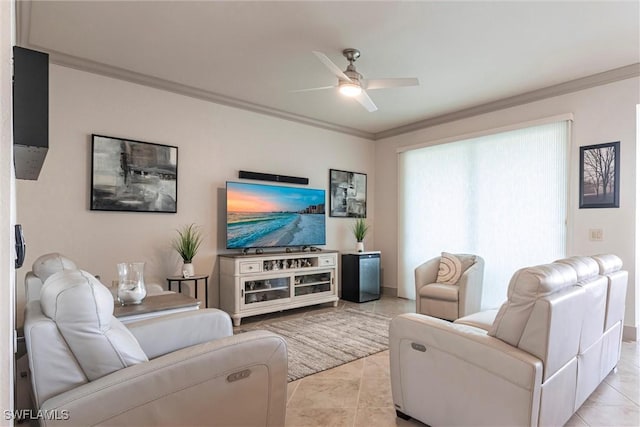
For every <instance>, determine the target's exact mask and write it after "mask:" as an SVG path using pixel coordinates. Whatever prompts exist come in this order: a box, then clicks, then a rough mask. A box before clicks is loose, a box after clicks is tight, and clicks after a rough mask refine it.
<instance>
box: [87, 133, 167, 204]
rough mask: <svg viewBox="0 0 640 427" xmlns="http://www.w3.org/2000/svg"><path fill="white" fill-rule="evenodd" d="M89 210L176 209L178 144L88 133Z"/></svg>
mask: <svg viewBox="0 0 640 427" xmlns="http://www.w3.org/2000/svg"><path fill="white" fill-rule="evenodd" d="M90 205H91V206H90V209H91V210H92V211H119V212H160V213H176V212H177V211H178V147H174V146H171V145H163V144H156V143H152V142H144V141H136V140H133V139H126V138H116V137H112V136H104V135H96V134H92V135H91V202H90Z"/></svg>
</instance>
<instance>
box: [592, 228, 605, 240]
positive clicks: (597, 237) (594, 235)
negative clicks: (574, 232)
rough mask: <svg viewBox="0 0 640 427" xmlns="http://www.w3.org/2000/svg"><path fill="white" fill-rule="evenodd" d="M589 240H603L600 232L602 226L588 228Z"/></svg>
mask: <svg viewBox="0 0 640 427" xmlns="http://www.w3.org/2000/svg"><path fill="white" fill-rule="evenodd" d="M589 240H591V241H593V242H601V241H603V240H604V234H603V232H602V228H590V229H589Z"/></svg>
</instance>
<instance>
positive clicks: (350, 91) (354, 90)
mask: <svg viewBox="0 0 640 427" xmlns="http://www.w3.org/2000/svg"><path fill="white" fill-rule="evenodd" d="M339 90H340V93H341V94H343V95H344V96H349V97H351V98H353V97H354V96H358V95H360V94H361V93H362V88H361V87H360V85H359V84H356V83H349V82H343V83H341V84H340V89H339Z"/></svg>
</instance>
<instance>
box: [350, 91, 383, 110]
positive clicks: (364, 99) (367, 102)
mask: <svg viewBox="0 0 640 427" xmlns="http://www.w3.org/2000/svg"><path fill="white" fill-rule="evenodd" d="M354 98H355V99H356V101H358V102H359V103H360V105H362V106H363V107H364V108H366V109H367V111H368V112H370V113H373V112H374V111H376V110H377V109H378V107H376V104H374V103H373V101H372V100H371V98H369V95H367V92H365V91H362V92H360V95H356V96H355V97H354Z"/></svg>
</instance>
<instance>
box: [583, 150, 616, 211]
mask: <svg viewBox="0 0 640 427" xmlns="http://www.w3.org/2000/svg"><path fill="white" fill-rule="evenodd" d="M619 207H620V141H616V142H608V143H605V144H596V145H587V146H584V147H580V209H582V208H619Z"/></svg>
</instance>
